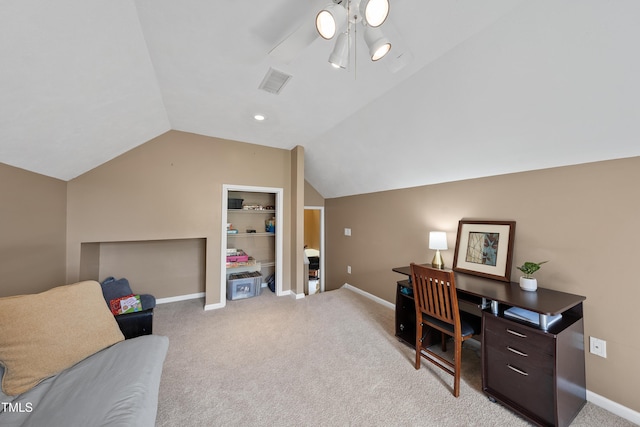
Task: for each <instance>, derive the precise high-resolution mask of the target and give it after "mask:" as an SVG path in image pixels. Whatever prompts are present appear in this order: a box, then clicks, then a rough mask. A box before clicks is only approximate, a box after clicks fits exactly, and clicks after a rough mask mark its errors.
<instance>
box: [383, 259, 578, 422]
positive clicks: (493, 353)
mask: <svg viewBox="0 0 640 427" xmlns="http://www.w3.org/2000/svg"><path fill="white" fill-rule="evenodd" d="M393 271H394V272H396V273H400V274H403V275H405V276H408V279H405V280H401V281H398V282H397V292H396V336H397V337H398V338H399V339H401V340H403V341H404V342H406V343H407V344H409V345H411V346H415V342H416V339H415V316H416V312H415V302H414V300H413V286H412V284H411V282H410V280H409V279H410V276H411V268H410V267H409V266H404V267H396V268H393ZM455 278H456V289H457V292H458V300H459V302H460V309H461V310H465V311H473V310H468V309H465V308H464V306H465V305H467V306H472V307H475V310H476V313H477V315H478V316H480V317H481V319H482V326H481V335H480V337H481V338H480V339H481V343H482V388H483V391H484V392H485V393H486V394H487V395H488V396H489V398H491V399H492V400H498V401H500V402H501V403H502V404H504V405H505V406H508V407H509V408H511V409H512V410H514V411H516V412H518V413H520V414H521V415H522V416H524V417H526V418H527V419H529V420H530V421H532V422H534V423H536V424H538V425H542V426H568V425H569V424H571V421H572V420H573V419H574V418H575V416H576V415H577V414H578V412H580V410H581V409H582V407H583V406H584V404H585V403H586V389H585V361H584V323H583V313H582V302H583V301H584V300H585V299H586V298H585V297H583V296H581V295H574V294H569V293H566V292H560V291H554V290H551V289H544V288H538V290H537V291H535V292H529V291H523V290H521V289H520V285H519V284H518V283H513V282H512V283H507V282H500V281H497V280H492V279H486V278H483V277H479V276H472V275H468V274H463V273H455ZM510 307H519V308H523V309H526V310H530V311H532V312H535V313H538V315H539V326H536V325H533V324H531V323H527V322H524V321H518V320H515V319H512V318H509V317H505V316H504V312H505V310H507V309H509V308H510ZM557 314H561V315H562V318H561V319H560V320H558V321H556V322H553V323H552V324H550V325H549V324H548V320H549V316H553V315H557ZM426 341H427V342H428V341H429V340H426ZM427 345H429V344H427Z"/></svg>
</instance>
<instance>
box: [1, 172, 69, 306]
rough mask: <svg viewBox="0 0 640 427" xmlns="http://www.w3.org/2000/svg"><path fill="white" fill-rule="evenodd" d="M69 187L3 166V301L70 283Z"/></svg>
mask: <svg viewBox="0 0 640 427" xmlns="http://www.w3.org/2000/svg"><path fill="white" fill-rule="evenodd" d="M66 192H67V185H66V183H65V182H64V181H60V180H58V179H53V178H49V177H46V176H43V175H39V174H35V173H32V172H28V171H25V170H22V169H18V168H14V167H12V166H8V165H5V164H2V163H0V297H4V296H9V295H17V294H28V293H35V292H42V291H45V290H47V289H50V288H52V287H54V286H58V285H63V284H65V280H66V278H65V257H66V251H65V245H66V205H67V194H66Z"/></svg>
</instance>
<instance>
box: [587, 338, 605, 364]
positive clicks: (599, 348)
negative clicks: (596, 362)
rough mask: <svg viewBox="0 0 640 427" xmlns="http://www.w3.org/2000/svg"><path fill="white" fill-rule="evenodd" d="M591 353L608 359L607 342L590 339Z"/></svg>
mask: <svg viewBox="0 0 640 427" xmlns="http://www.w3.org/2000/svg"><path fill="white" fill-rule="evenodd" d="M589 351H590V352H591V353H593V354H595V355H596V356H600V357H604V358H605V359H606V357H607V342H606V341H605V340H601V339H599V338H595V337H589Z"/></svg>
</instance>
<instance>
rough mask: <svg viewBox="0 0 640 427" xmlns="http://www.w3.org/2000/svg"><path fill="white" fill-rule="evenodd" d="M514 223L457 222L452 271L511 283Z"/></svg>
mask: <svg viewBox="0 0 640 427" xmlns="http://www.w3.org/2000/svg"><path fill="white" fill-rule="evenodd" d="M515 231H516V222H515V221H484V220H464V219H462V220H460V221H459V222H458V237H457V239H456V250H455V253H454V257H453V270H454V271H459V272H461V273H467V274H473V275H476V276H482V277H487V278H489V279H495V280H501V281H503V282H509V281H511V277H510V276H511V260H512V255H513V239H514V237H515Z"/></svg>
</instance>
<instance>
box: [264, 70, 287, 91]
mask: <svg viewBox="0 0 640 427" xmlns="http://www.w3.org/2000/svg"><path fill="white" fill-rule="evenodd" d="M289 80H291V76H290V75H289V74H285V73H283V72H282V71H278V70H275V69H273V68H269V71H267V74H266V75H265V76H264V79H262V83H260V86H258V89H262V90H264V91H267V92H269V93H274V94H276V95H278V94H279V93H280V91H281V90H282V88H283V87H284V86H285V85H286V84H287V82H288V81H289Z"/></svg>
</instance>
